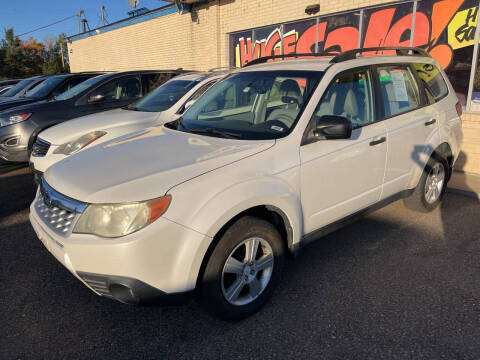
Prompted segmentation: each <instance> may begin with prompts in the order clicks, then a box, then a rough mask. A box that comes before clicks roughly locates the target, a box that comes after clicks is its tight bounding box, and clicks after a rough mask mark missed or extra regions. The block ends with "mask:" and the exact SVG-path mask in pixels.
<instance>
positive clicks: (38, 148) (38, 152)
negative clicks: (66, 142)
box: [32, 139, 51, 157]
mask: <svg viewBox="0 0 480 360" xmlns="http://www.w3.org/2000/svg"><path fill="white" fill-rule="evenodd" d="M50 145H51V144H50V143H49V142H48V141H45V140H42V139H37V141H35V143H34V144H33V147H32V156H37V157H41V156H45V155H47V152H48V149H50Z"/></svg>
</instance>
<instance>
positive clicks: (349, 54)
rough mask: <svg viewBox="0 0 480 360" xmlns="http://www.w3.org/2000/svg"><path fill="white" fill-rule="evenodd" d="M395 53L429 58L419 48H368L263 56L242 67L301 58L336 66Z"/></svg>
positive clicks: (427, 54) (428, 55) (426, 53)
mask: <svg viewBox="0 0 480 360" xmlns="http://www.w3.org/2000/svg"><path fill="white" fill-rule="evenodd" d="M392 50H393V51H396V55H397V56H424V57H431V56H430V54H429V53H428V52H426V51H425V50H423V49H421V48H419V47H402V46H387V47H369V48H363V49H352V50H346V51H343V52H341V53H336V52H335V53H334V52H328V51H327V52H320V53H300V54H283V55H271V56H263V57H260V58H258V59H254V60H252V61H249V62H248V63H246V64H245V65H244V66H243V67H246V66H251V65H257V64H263V63H266V62H267V61H269V60H275V59H285V58H301V57H333V58H332V59H331V60H330V63H332V64H336V63H339V62H342V61H347V60H354V59H356V58H357V57H358V56H359V55H361V54H362V53H364V52H375V53H376V54H378V53H379V52H382V51H392Z"/></svg>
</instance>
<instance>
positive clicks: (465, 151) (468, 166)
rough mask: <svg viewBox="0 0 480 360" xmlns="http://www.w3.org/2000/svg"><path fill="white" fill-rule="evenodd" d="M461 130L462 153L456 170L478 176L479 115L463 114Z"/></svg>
mask: <svg viewBox="0 0 480 360" xmlns="http://www.w3.org/2000/svg"><path fill="white" fill-rule="evenodd" d="M462 128H463V143H462V152H461V153H460V156H459V159H458V161H457V164H456V166H455V167H456V170H460V171H464V172H468V173H475V174H480V114H473V113H466V114H463V116H462Z"/></svg>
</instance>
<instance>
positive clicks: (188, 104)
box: [183, 100, 196, 112]
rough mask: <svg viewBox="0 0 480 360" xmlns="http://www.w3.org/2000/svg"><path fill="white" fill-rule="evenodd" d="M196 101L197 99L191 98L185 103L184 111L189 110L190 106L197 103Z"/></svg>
mask: <svg viewBox="0 0 480 360" xmlns="http://www.w3.org/2000/svg"><path fill="white" fill-rule="evenodd" d="M195 101H196V100H189V101H187V102H186V103H185V105H183V112H185V111H187V110H188V109H190V107H191V106H192V105H193V104H195Z"/></svg>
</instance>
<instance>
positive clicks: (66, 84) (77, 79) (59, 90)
mask: <svg viewBox="0 0 480 360" xmlns="http://www.w3.org/2000/svg"><path fill="white" fill-rule="evenodd" d="M87 79H88V77H74V78H71V79H68V80H67V81H65V82H64V83H63V84H62V85H60V86H59V87H58V88H56V89H55V90H54V91H53V93H52V95H53V96H58V95H60V94H63V93H64V92H65V91H68V90H70V89H71V88H73V87H74V86H76V85H78V84H80V83H81V82H84V81H85V80H87Z"/></svg>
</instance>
